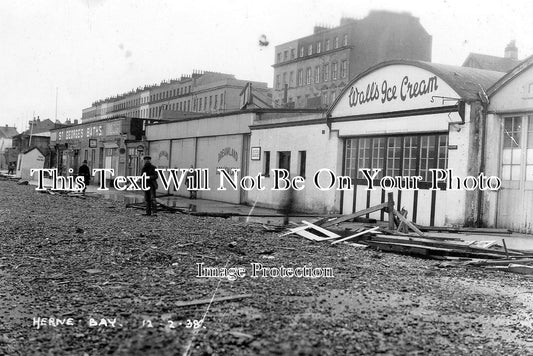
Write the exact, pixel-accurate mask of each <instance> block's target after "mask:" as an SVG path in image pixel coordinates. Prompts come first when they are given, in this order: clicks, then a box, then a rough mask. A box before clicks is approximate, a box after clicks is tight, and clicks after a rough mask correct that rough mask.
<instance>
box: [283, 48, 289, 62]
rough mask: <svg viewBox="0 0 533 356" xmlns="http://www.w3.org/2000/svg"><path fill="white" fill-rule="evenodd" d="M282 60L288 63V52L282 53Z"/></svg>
mask: <svg viewBox="0 0 533 356" xmlns="http://www.w3.org/2000/svg"><path fill="white" fill-rule="evenodd" d="M283 60H284V61H288V60H289V50H285V51H283Z"/></svg>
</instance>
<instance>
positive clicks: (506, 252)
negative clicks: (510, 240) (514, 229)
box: [502, 239, 509, 259]
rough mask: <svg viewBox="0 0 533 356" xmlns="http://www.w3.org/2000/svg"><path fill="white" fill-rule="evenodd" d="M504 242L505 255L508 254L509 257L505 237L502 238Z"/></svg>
mask: <svg viewBox="0 0 533 356" xmlns="http://www.w3.org/2000/svg"><path fill="white" fill-rule="evenodd" d="M502 242H503V248H504V249H505V255H506V256H507V259H509V251H507V245H506V244H505V239H502Z"/></svg>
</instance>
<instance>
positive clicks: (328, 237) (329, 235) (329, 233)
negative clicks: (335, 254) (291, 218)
mask: <svg viewBox="0 0 533 356" xmlns="http://www.w3.org/2000/svg"><path fill="white" fill-rule="evenodd" d="M302 222H303V223H304V224H306V225H307V226H308V227H309V228H311V229H313V230H316V231H318V232H320V233H322V234H324V235H326V236H327V237H324V238H322V240H325V239H331V238H334V239H335V238H338V237H340V235H337V234H336V233H334V232H332V231H329V230H326V229H324V228H323V227H320V226H316V225H314V224H312V223H310V222H307V221H305V220H302Z"/></svg>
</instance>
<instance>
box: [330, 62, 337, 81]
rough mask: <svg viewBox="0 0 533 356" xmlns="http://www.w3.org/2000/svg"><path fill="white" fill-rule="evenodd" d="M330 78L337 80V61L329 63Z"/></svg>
mask: <svg viewBox="0 0 533 356" xmlns="http://www.w3.org/2000/svg"><path fill="white" fill-rule="evenodd" d="M331 80H337V62H335V63H332V64H331Z"/></svg>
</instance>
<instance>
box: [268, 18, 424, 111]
mask: <svg viewBox="0 0 533 356" xmlns="http://www.w3.org/2000/svg"><path fill="white" fill-rule="evenodd" d="M431 42H432V38H431V36H430V35H429V34H428V33H427V32H426V30H425V29H424V28H423V27H422V25H421V24H420V22H419V19H418V18H416V17H413V16H411V15H410V14H407V13H394V12H388V11H372V12H370V14H369V15H368V16H367V17H365V18H364V19H361V20H355V19H351V18H342V19H341V22H340V26H338V27H334V28H326V27H321V26H315V28H314V33H313V34H312V35H310V36H306V37H302V38H299V39H296V40H293V41H290V42H287V43H284V44H281V45H279V46H276V53H275V64H274V65H273V67H274V106H275V107H295V108H318V107H327V106H329V105H330V104H331V103H332V102H333V101H334V100H335V98H336V97H337V95H338V94H339V93H340V92H341V91H342V89H343V88H344V87H345V86H346V85H347V83H348V82H350V81H351V80H352V79H354V78H355V77H356V76H357V75H359V74H361V73H362V72H363V71H364V70H366V69H367V68H369V67H371V66H373V65H376V64H378V63H380V62H383V61H386V60H391V59H418V60H423V61H431Z"/></svg>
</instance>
